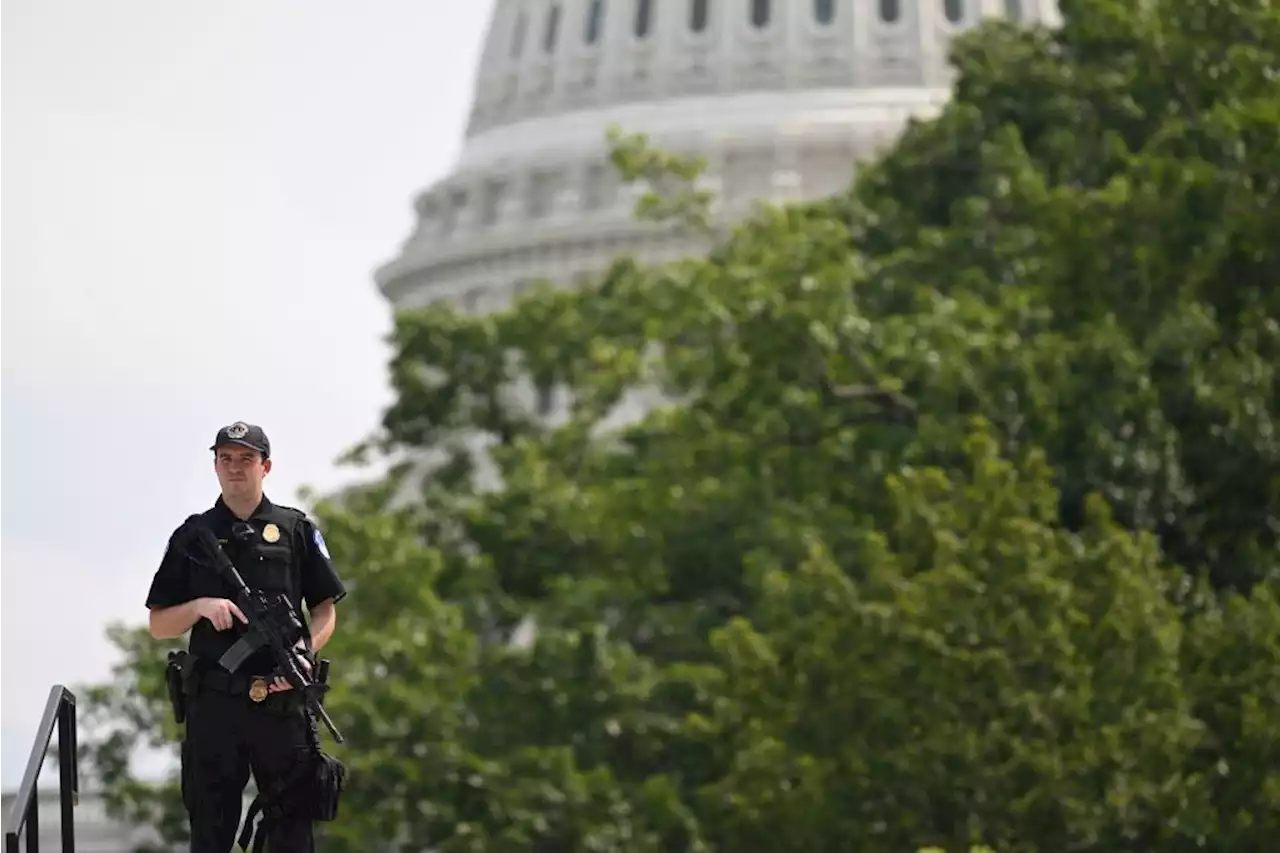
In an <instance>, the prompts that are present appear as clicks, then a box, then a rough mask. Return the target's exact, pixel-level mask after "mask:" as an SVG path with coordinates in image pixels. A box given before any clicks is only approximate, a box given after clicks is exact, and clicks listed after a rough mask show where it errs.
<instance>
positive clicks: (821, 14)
mask: <svg viewBox="0 0 1280 853" xmlns="http://www.w3.org/2000/svg"><path fill="white" fill-rule="evenodd" d="M835 17H836V0H813V19H814V20H815V21H817V22H818V23H819V24H822V25H823V26H824V27H825V26H826V25H828V24H830V23H831V22H832V21H833V20H835Z"/></svg>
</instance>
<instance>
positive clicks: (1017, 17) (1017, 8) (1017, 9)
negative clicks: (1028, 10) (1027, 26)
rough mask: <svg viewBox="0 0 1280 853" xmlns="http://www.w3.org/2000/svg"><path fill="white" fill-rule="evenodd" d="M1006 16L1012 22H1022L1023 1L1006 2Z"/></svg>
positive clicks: (1005, 0)
mask: <svg viewBox="0 0 1280 853" xmlns="http://www.w3.org/2000/svg"><path fill="white" fill-rule="evenodd" d="M1004 15H1005V17H1006V18H1008V19H1009V20H1011V21H1021V20H1022V2H1021V0H1004Z"/></svg>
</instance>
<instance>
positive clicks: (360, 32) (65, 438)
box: [0, 0, 492, 790]
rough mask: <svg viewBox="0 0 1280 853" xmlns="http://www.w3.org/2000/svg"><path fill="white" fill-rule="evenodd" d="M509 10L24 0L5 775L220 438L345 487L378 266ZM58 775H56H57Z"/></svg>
mask: <svg viewBox="0 0 1280 853" xmlns="http://www.w3.org/2000/svg"><path fill="white" fill-rule="evenodd" d="M491 5H492V4H491V0H465V2H462V0H376V2H371V3H353V2H351V1H350V0H305V2H304V0H293V2H285V0H278V1H277V2H261V0H219V2H216V3H209V2H195V0H147V1H146V2H144V0H112V2H103V0H5V2H4V6H3V14H4V20H3V39H4V43H3V64H4V67H3V109H4V115H3V156H4V163H3V168H4V175H3V184H2V186H3V250H2V252H0V257H2V261H3V269H2V273H0V274H2V281H3V310H2V317H3V335H2V336H0V341H2V342H3V359H2V361H0V364H2V367H3V382H2V384H0V389H2V394H3V399H2V401H0V413H2V415H3V447H4V451H5V452H4V457H3V462H4V465H3V497H4V501H3V507H2V515H3V534H2V547H3V555H2V556H3V559H2V561H0V571H2V574H3V579H2V582H3V591H2V603H3V614H2V623H0V625H2V632H3V638H2V646H0V651H2V652H3V668H2V675H0V677H2V678H3V684H2V687H3V690H2V691H0V693H2V703H3V707H2V709H0V730H2V735H3V737H2V740H0V750H2V755H3V780H2V784H3V787H4V788H5V790H9V789H11V788H13V787H14V786H16V785H17V783H18V781H19V780H20V778H21V774H22V769H23V766H24V765H25V762H26V759H27V754H28V752H29V750H30V744H31V738H32V737H33V736H34V731H35V727H36V724H37V722H38V720H39V716H40V713H41V711H42V710H43V706H44V702H45V699H46V697H47V694H48V690H49V688H50V686H51V685H52V684H53V683H55V682H61V683H67V684H75V683H81V682H86V681H95V680H100V679H102V678H104V677H105V676H107V674H108V669H109V667H110V665H111V663H112V662H113V654H112V650H111V649H110V647H109V646H108V644H107V642H106V640H105V637H104V629H105V627H106V625H107V623H108V622H111V621H114V620H120V619H124V620H129V621H131V622H134V623H136V624H143V622H144V620H145V609H144V604H143V602H144V600H145V598H146V593H147V586H148V584H149V582H150V579H151V575H152V573H153V572H154V570H155V567H156V565H157V563H158V561H159V559H160V556H161V554H162V552H163V550H164V546H165V542H166V540H167V538H168V536H169V533H170V532H171V531H172V530H173V529H174V527H176V526H177V525H178V524H180V523H181V522H182V520H183V519H184V518H185V517H186V516H187V515H189V514H190V513H192V512H197V511H200V510H201V509H203V508H205V507H207V506H208V505H209V504H210V503H211V502H212V501H213V500H214V499H215V498H216V496H217V481H216V480H215V478H214V476H213V470H212V467H211V464H212V463H211V458H210V454H209V453H208V451H207V449H206V448H207V447H208V446H209V444H210V442H211V441H212V439H213V436H214V433H215V432H216V431H217V429H218V427H219V426H221V425H223V424H226V423H228V422H231V421H234V420H237V419H244V420H248V421H252V422H255V423H259V424H262V425H263V426H264V427H265V429H266V430H267V433H268V435H269V436H270V438H271V441H272V446H273V451H274V456H275V460H276V462H275V466H276V467H275V470H274V471H273V472H272V473H271V475H270V476H269V478H268V481H267V493H268V494H269V495H270V496H272V497H273V498H274V499H275V500H277V501H280V502H283V503H290V502H293V501H295V500H296V498H297V495H296V489H297V487H298V486H299V485H301V484H312V485H316V486H319V487H322V488H332V487H334V486H336V485H338V484H339V483H341V482H342V481H343V478H344V477H347V476H349V475H348V474H346V473H344V472H343V471H341V470H338V469H336V468H335V467H334V465H333V461H334V459H335V458H336V457H337V456H338V454H339V453H341V452H342V451H343V450H344V449H346V448H347V447H349V446H350V445H351V444H352V443H354V442H355V441H357V440H358V439H360V438H361V437H363V436H364V435H365V434H366V433H367V432H369V431H370V430H371V429H372V428H374V427H375V426H376V424H377V421H378V418H379V416H380V413H381V411H382V409H383V407H384V406H386V405H387V404H388V402H389V394H388V391H387V384H386V369H385V365H386V360H387V357H388V352H387V351H386V348H385V346H384V344H383V342H382V339H383V336H384V335H385V334H386V333H387V331H388V330H389V328H390V312H389V309H388V307H387V305H386V303H385V302H384V301H383V300H382V299H381V297H380V296H379V295H378V293H377V290H376V288H375V287H374V284H373V279H372V273H373V270H374V268H375V267H376V266H378V265H379V264H381V263H383V262H384V261H387V260H389V259H391V257H393V256H394V254H395V253H396V251H397V250H398V248H399V246H400V244H401V242H402V241H403V240H404V239H406V238H407V237H408V235H409V232H410V229H411V227H412V225H413V216H412V209H411V201H412V196H413V195H414V193H415V192H416V191H418V190H419V189H421V188H423V187H425V186H426V185H427V184H428V183H430V182H431V181H432V180H434V179H436V178H438V177H441V176H442V175H443V174H444V173H445V172H446V171H447V170H448V168H449V167H450V165H451V163H452V161H453V158H454V157H455V156H456V154H457V152H458V150H459V147H460V144H461V139H462V132H463V127H464V122H465V117H466V113H467V106H468V103H469V100H470V95H471V86H472V69H473V67H474V65H475V62H476V59H477V57H478V53H479V48H480V43H481V39H482V37H483V34H484V29H485V26H486V25H487V23H488V18H489V14H490V8H491ZM51 775H52V776H53V777H54V779H56V774H51Z"/></svg>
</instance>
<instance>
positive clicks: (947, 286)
mask: <svg viewBox="0 0 1280 853" xmlns="http://www.w3.org/2000/svg"><path fill="white" fill-rule="evenodd" d="M1062 6H1063V12H1064V15H1065V19H1066V20H1065V23H1064V26H1063V27H1062V28H1060V29H1058V30H1055V31H1045V30H1038V29H1025V28H1018V27H1013V26H1010V25H1007V24H1003V23H998V22H995V23H991V24H988V25H985V26H983V27H982V28H980V29H979V30H977V31H976V32H974V33H972V34H970V35H967V36H965V37H964V38H962V39H961V40H960V41H959V42H958V43H957V45H956V48H955V51H954V62H955V65H956V69H957V73H958V76H957V81H956V84H955V90H954V97H953V99H952V100H951V102H950V103H949V104H948V106H947V107H946V108H945V109H944V110H943V111H942V114H941V115H940V116H939V117H938V118H936V119H934V120H931V121H928V122H917V123H913V125H912V126H911V127H909V128H908V129H907V131H906V133H905V134H904V135H903V137H902V138H901V140H900V141H899V143H898V144H897V145H896V146H895V147H894V148H893V149H892V150H891V151H889V152H888V153H887V154H886V155H885V156H884V157H883V158H882V159H881V160H879V161H878V162H876V163H874V164H870V165H868V166H867V168H866V169H865V170H863V171H862V173H861V174H860V175H859V176H858V179H857V180H856V181H855V182H854V183H852V184H851V186H850V188H849V191H848V192H846V193H842V194H840V195H838V196H836V197H834V198H830V199H826V200H822V201H820V202H815V203H808V204H796V205H789V206H785V207H776V206H762V207H761V209H760V210H759V211H758V213H757V214H756V215H755V216H753V217H752V218H751V219H750V220H749V221H747V222H744V223H742V224H740V225H738V226H736V227H735V228H734V229H732V231H731V233H721V232H720V231H718V230H717V229H716V228H715V227H714V226H713V225H712V222H711V220H710V219H709V218H708V215H707V206H706V202H707V198H706V196H705V194H703V193H702V191H701V190H699V189H698V187H697V184H696V178H697V174H698V169H699V165H700V164H698V163H697V162H696V161H689V160H686V159H684V158H682V157H677V156H675V155H670V154H666V153H664V152H657V151H654V150H653V149H652V148H651V147H649V146H648V145H647V143H646V141H645V140H644V139H643V138H641V137H628V136H622V135H616V136H614V137H613V144H614V155H615V165H617V166H618V168H619V171H620V172H621V173H622V174H623V175H624V176H625V177H627V178H629V179H634V180H639V181H642V182H646V183H648V184H649V185H650V186H651V187H652V188H653V190H654V192H653V193H652V194H651V195H649V196H647V197H646V199H645V200H644V201H643V202H642V205H641V210H640V211H639V213H640V214H641V215H642V216H644V217H646V218H653V219H657V220H659V221H658V222H657V223H655V225H654V227H666V228H687V229H690V230H691V231H692V232H693V233H695V234H697V235H700V236H701V237H703V238H706V239H711V240H713V244H712V245H711V246H710V248H709V249H708V250H707V252H706V253H705V254H703V255H701V256H697V257H691V258H688V259H685V260H681V261H678V262H674V263H670V264H664V265H661V266H656V267H645V266H641V265H639V264H637V263H635V262H633V261H631V260H628V259H620V260H618V261H617V262H616V263H614V264H613V265H612V266H611V267H610V268H609V269H608V270H607V271H606V272H605V273H604V274H602V275H601V276H600V278H599V280H598V281H596V282H594V283H592V284H591V285H590V286H587V287H583V288H577V289H563V288H557V287H554V286H550V285H547V286H543V287H540V288H535V289H534V290H532V291H531V292H529V293H527V294H526V295H525V296H524V297H522V298H521V299H520V300H519V301H518V303H517V304H516V305H514V306H513V307H512V308H511V309H510V310H507V311H504V312H500V313H498V314H496V315H491V316H485V317H469V316H463V315H460V314H459V313H458V312H456V311H454V310H453V309H451V308H450V307H448V306H444V305H437V306H432V307H430V308H426V309H422V310H420V311H414V312H409V313H405V314H403V315H401V316H399V317H398V318H397V320H396V327H395V331H394V334H393V344H394V347H395V354H394V357H393V359H392V362H391V365H390V373H391V377H392V381H393V383H394V386H395V389H396V392H397V398H396V401H395V403H394V405H393V406H392V407H391V408H390V409H389V410H388V411H387V412H386V414H385V417H384V418H383V421H382V424H381V428H380V429H379V431H378V433H377V434H376V435H375V436H373V437H372V438H371V439H370V441H369V442H368V443H367V445H366V446H364V447H362V448H359V449H358V452H357V453H356V454H355V456H356V457H359V456H361V455H371V454H381V455H383V456H384V457H387V458H396V457H398V456H406V457H409V458H413V457H414V456H416V455H421V454H423V453H426V452H430V453H433V454H436V455H437V456H438V457H440V458H441V459H443V465H442V467H440V468H438V469H437V470H435V471H434V472H433V473H432V474H431V475H430V476H428V477H426V478H425V479H424V478H423V477H422V476H421V469H420V466H415V465H414V464H411V463H409V462H406V463H404V464H400V465H398V466H397V467H396V468H395V469H394V470H393V471H392V473H391V474H390V475H389V476H388V477H387V478H386V479H385V480H384V481H381V482H378V483H376V484H374V485H372V486H367V487H361V488H358V489H353V490H352V491H351V492H350V493H348V494H346V495H344V497H343V500H342V501H326V502H321V503H320V504H319V505H318V506H317V507H316V510H315V511H316V514H317V515H318V516H319V518H320V520H321V522H322V524H323V526H324V528H325V530H326V537H327V539H328V540H329V542H330V546H331V550H332V551H333V553H334V555H335V558H336V559H337V561H338V562H339V564H340V565H341V566H342V569H343V572H344V573H345V574H347V575H348V576H349V577H350V578H351V580H352V582H353V593H352V595H351V597H350V598H349V599H348V601H347V602H345V603H344V604H343V606H342V608H341V611H342V612H341V615H340V622H339V629H338V632H337V635H336V637H335V639H334V641H333V643H332V645H331V646H330V649H331V656H332V657H333V658H334V659H335V661H336V663H335V669H334V673H335V677H336V679H337V682H338V686H337V688H336V689H335V690H334V692H333V693H332V695H331V697H330V699H329V701H328V705H329V708H330V712H331V713H332V715H333V716H334V718H335V719H336V720H337V721H338V723H339V725H341V726H342V727H343V729H344V732H345V733H346V734H347V735H348V737H349V744H348V746H346V747H345V748H342V749H340V750H337V752H338V754H339V755H341V757H342V758H343V759H344V760H345V761H347V762H348V763H349V765H350V767H351V769H352V781H353V787H352V789H351V791H350V793H349V795H348V796H347V798H346V800H345V801H344V805H343V809H344V814H343V816H342V818H341V819H340V820H339V821H338V822H336V823H335V824H334V825H332V826H329V827H326V830H327V834H328V839H327V844H328V847H327V848H326V849H332V850H337V851H345V850H352V851H354V850H369V849H372V848H373V847H375V846H376V844H378V843H385V844H387V845H388V846H390V847H392V848H394V847H395V846H396V845H397V844H398V845H401V846H402V847H403V849H422V848H424V847H426V846H428V845H431V846H433V847H434V848H435V849H440V850H445V851H517V850H519V851H525V850H535V851H536V850H547V851H551V850H556V851H579V850H581V851H587V850H591V851H671V850H681V851H683V850H708V851H710V850H721V851H727V850H733V851H735V852H737V851H753V850H760V851H778V850H805V851H809V850H840V851H844V850H851V849H853V850H860V851H868V853H879V851H902V850H908V849H915V847H916V846H919V845H926V844H933V845H943V846H945V847H946V848H947V849H962V848H967V847H968V846H969V845H970V844H991V845H993V847H994V848H995V849H998V850H1002V851H1004V850H1009V851H1039V850H1058V849H1062V848H1063V847H1066V846H1071V847H1076V848H1081V849H1094V850H1106V851H1125V850H1134V851H1137V850H1149V849H1153V848H1157V847H1158V848H1159V849H1162V850H1173V851H1180V850H1188V851H1189V850H1193V849H1194V850H1199V849H1203V848H1204V847H1205V846H1208V847H1210V848H1224V849H1225V848H1228V847H1229V848H1230V849H1262V848H1263V846H1264V844H1263V842H1264V841H1265V840H1266V839H1268V838H1274V837H1277V836H1280V818H1278V817H1277V815H1280V774H1278V773H1277V771H1276V770H1275V769H1274V768H1276V767H1280V761H1277V759H1280V723H1277V721H1278V720H1280V693H1278V692H1277V687H1276V685H1277V684H1280V642H1278V641H1277V639H1276V638H1277V636H1280V633H1278V632H1280V606H1278V605H1277V602H1276V590H1277V588H1278V586H1280V558H1278V557H1277V550H1278V543H1277V535H1278V534H1280V432H1277V423H1276V419H1277V412H1278V410H1280V406H1278V405H1277V393H1278V388H1280V381H1278V380H1277V372H1276V371H1277V368H1276V365H1277V364H1280V297H1278V296H1277V291H1276V289H1275V288H1274V287H1268V285H1269V284H1272V283H1273V282H1275V281H1276V280H1277V278H1278V276H1277V273H1280V249H1277V248H1276V245H1275V243H1274V242H1273V241H1272V240H1270V239H1268V238H1269V237H1270V236H1271V235H1274V234H1277V233H1280V218H1278V217H1280V203H1278V202H1280V198H1278V196H1280V95H1278V94H1277V92H1278V91H1280V90H1278V89H1277V87H1276V85H1275V69H1276V68H1277V67H1280V55H1278V53H1280V47H1278V46H1280V13H1278V12H1277V11H1276V10H1275V9H1273V8H1272V7H1271V5H1270V4H1268V3H1265V2H1263V0H1222V2H1217V3H1205V2H1195V0H1152V2H1148V3H1125V2H1119V0H1074V2H1065V0H1064V2H1063V3H1062ZM523 382H529V383H532V384H533V385H534V386H536V387H539V388H543V389H549V390H550V389H554V390H557V391H558V392H560V393H561V394H562V395H564V396H565V398H566V399H569V400H570V401H571V406H570V411H569V415H568V417H567V419H566V420H565V421H564V422H563V423H559V424H557V425H554V426H553V425H549V424H547V423H545V422H543V421H542V420H541V419H540V418H538V417H536V416H535V415H534V413H533V412H532V411H530V409H529V408H528V407H526V406H524V405H522V404H521V403H520V402H519V399H518V397H517V396H516V395H513V394H512V393H511V390H512V388H513V387H519V386H520V385H521V383H523ZM642 389H654V390H657V391H660V392H661V394H662V395H663V399H664V400H665V401H666V402H663V403H661V404H660V405H654V406H651V407H649V408H648V409H647V411H646V412H645V413H644V414H643V415H641V416H638V417H635V418H632V419H631V420H630V422H626V423H622V424H619V423H618V422H617V421H616V417H614V416H615V415H616V410H617V407H618V405H619V404H620V402H622V401H625V400H627V399H628V398H629V395H634V394H636V393H637V392H638V391H640V390H642ZM611 417H614V419H613V420H611ZM476 435H480V436H483V437H484V438H486V439H487V440H488V441H489V442H490V446H489V451H488V455H489V458H490V459H491V461H492V464H493V465H494V466H495V468H496V471H497V473H498V475H499V477H498V482H497V483H496V484H494V483H490V484H482V483H481V482H479V481H478V480H477V478H476V477H475V476H473V475H474V474H475V472H476V463H475V460H474V459H473V457H472V455H471V453H470V451H469V450H468V449H467V444H466V439H467V437H468V436H470V437H475V436H476ZM115 636H116V639H117V642H118V643H119V644H120V645H121V647H122V649H124V650H125V652H126V662H125V664H124V665H123V666H122V668H121V670H120V672H119V673H118V674H117V678H116V679H115V680H114V681H113V683H112V684H110V685H107V686H105V687H103V688H101V689H96V690H95V691H94V692H93V693H92V694H91V697H90V703H91V705H92V706H93V707H94V708H95V710H97V711H98V712H100V713H101V714H102V716H103V718H104V719H103V723H102V724H103V725H104V726H109V727H110V731H112V732H113V734H112V735H111V736H110V737H107V738H105V739H104V740H102V741H100V742H98V743H97V744H96V745H95V746H94V747H93V748H92V752H91V757H92V758H93V759H94V763H95V765H96V766H97V767H98V768H99V769H100V770H101V771H102V772H103V773H104V778H105V779H106V781H107V785H108V789H109V791H110V792H111V794H112V798H113V803H115V804H117V805H118V806H119V807H121V808H129V809H133V810H134V813H135V814H145V815H149V816H151V817H150V818H149V819H154V820H156V821H157V822H158V821H160V820H161V818H160V815H161V814H163V815H167V816H168V817H167V818H165V819H167V820H169V821H170V822H171V825H172V826H179V824H178V823H174V816H175V815H177V814H178V813H177V812H175V811H174V799H173V788H172V786H170V787H168V788H164V789H156V790H153V789H152V788H150V787H148V786H145V785H142V784H140V783H137V782H136V781H134V780H132V779H131V777H130V776H129V774H128V772H127V765H126V762H125V760H124V759H125V757H126V755H127V753H128V751H129V750H130V749H132V748H134V746H135V745H137V744H139V743H143V742H151V743H165V742H170V743H171V742H172V738H173V737H174V735H175V734H176V733H175V731H174V730H173V728H172V726H170V725H169V724H167V723H165V722H164V713H165V711H164V709H163V706H162V696H161V685H160V683H159V668H160V660H161V657H162V653H161V651H159V650H157V649H156V648H155V644H154V643H152V642H150V641H149V640H148V639H146V637H145V633H142V634H141V637H140V636H139V634H138V633H136V632H135V633H132V634H129V633H126V632H123V631H121V632H120V633H118V634H116V635H115ZM530 636H532V637H533V639H532V640H531V641H530V640H529V637H530ZM517 639H519V640H520V641H518V642H517V641H514V640H517ZM179 829H180V826H179Z"/></svg>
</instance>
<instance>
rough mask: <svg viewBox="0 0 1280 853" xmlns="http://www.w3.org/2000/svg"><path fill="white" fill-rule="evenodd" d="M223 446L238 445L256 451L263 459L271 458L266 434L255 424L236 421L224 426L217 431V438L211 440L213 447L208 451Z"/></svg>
mask: <svg viewBox="0 0 1280 853" xmlns="http://www.w3.org/2000/svg"><path fill="white" fill-rule="evenodd" d="M224 444H239V445H241V446H243V447H248V448H249V449H251V450H256V451H258V452H259V453H261V454H262V458H263V459H270V458H271V442H270V441H268V440H267V434H266V433H265V432H263V431H262V427H260V426H257V425H255V424H247V423H245V422H244V421H236V422H235V423H233V424H228V425H227V426H224V427H223V428H222V429H220V430H218V437H217V438H215V439H214V440H213V446H212V447H210V448H209V449H210V450H217V449H218V448H219V447H220V446H221V445H224Z"/></svg>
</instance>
